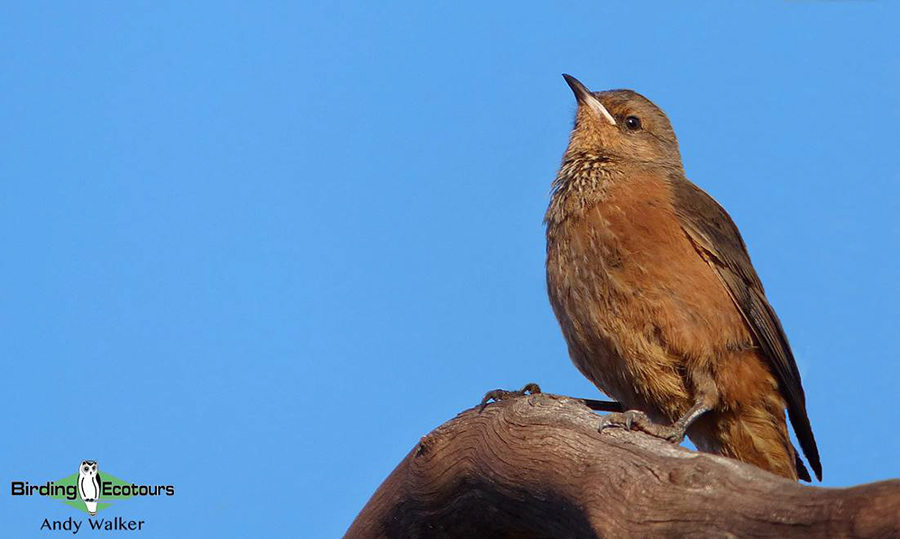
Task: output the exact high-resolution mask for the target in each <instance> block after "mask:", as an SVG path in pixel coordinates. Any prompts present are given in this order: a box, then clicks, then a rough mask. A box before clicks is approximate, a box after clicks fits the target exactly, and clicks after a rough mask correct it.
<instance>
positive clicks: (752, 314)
mask: <svg viewBox="0 0 900 539" xmlns="http://www.w3.org/2000/svg"><path fill="white" fill-rule="evenodd" d="M670 181H671V184H672V187H673V192H674V195H675V199H676V204H675V207H676V212H677V213H678V219H679V222H680V223H681V226H682V228H683V229H684V231H685V232H686V233H687V235H688V237H689V238H690V239H691V241H692V242H693V243H694V246H695V247H696V248H697V251H698V252H699V253H700V254H701V256H703V257H704V258H705V259H706V260H707V262H708V263H709V264H710V266H712V268H713V269H714V270H715V271H716V273H717V274H718V275H719V277H720V278H721V280H722V283H723V284H724V285H725V287H726V288H727V289H728V292H729V294H730V295H731V298H732V300H734V303H735V305H737V307H738V309H739V310H740V311H741V314H742V316H743V318H744V320H745V321H746V322H747V325H748V326H749V327H750V330H751V332H752V333H753V335H754V337H755V338H756V341H757V343H758V345H759V347H760V348H761V349H762V351H763V354H764V355H765V357H766V359H767V360H768V362H769V365H770V367H771V368H772V371H773V373H774V374H775V376H776V378H777V380H778V383H779V387H780V389H781V393H782V396H783V397H784V399H785V401H786V402H787V407H788V415H789V416H790V419H791V425H793V427H794V432H795V433H796V434H797V440H799V442H800V447H801V448H802V449H803V453H804V454H805V455H806V458H807V460H808V461H809V463H810V465H811V466H812V468H813V471H814V472H815V474H816V477H818V478H819V480H821V479H822V465H821V463H820V461H819V450H818V448H817V446H816V439H815V437H814V436H813V432H812V427H811V426H810V424H809V417H808V416H807V413H806V395H805V394H804V392H803V386H802V384H801V382H800V372H799V371H798V370H797V362H796V361H795V360H794V354H793V352H791V347H790V345H789V344H788V341H787V336H786V335H785V333H784V328H782V326H781V321H780V320H779V319H778V316H777V315H776V314H775V310H774V309H772V306H771V305H769V302H768V301H767V300H766V295H765V291H764V290H763V286H762V282H760V280H759V276H758V275H757V274H756V270H755V269H754V268H753V264H752V263H751V262H750V255H749V254H748V253H747V246H746V245H745V244H744V240H743V239H742V238H741V234H740V232H739V231H738V229H737V226H735V224H734V222H733V221H732V220H731V217H730V216H729V215H728V213H727V212H726V211H725V210H724V209H723V208H722V206H720V205H719V203H718V202H716V201H715V199H713V198H712V197H711V196H710V195H709V194H707V193H706V192H705V191H703V190H702V189H700V188H699V187H697V186H696V185H694V184H693V183H691V182H690V181H688V180H687V179H686V178H684V177H683V176H681V175H675V176H673V177H671V178H670Z"/></svg>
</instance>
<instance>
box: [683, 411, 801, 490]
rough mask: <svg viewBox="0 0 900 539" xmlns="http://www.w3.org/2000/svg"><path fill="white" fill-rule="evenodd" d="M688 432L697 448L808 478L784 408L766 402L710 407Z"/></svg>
mask: <svg viewBox="0 0 900 539" xmlns="http://www.w3.org/2000/svg"><path fill="white" fill-rule="evenodd" d="M709 415H711V416H718V417H708V418H707V417H704V418H701V421H698V422H697V424H696V425H695V426H696V428H695V429H692V431H691V432H690V436H691V440H692V441H693V442H694V444H695V445H696V446H697V447H698V448H699V449H700V450H701V451H706V452H708V453H715V454H717V455H723V456H726V457H731V458H733V459H737V460H740V461H741V462H746V463H747V464H752V465H754V466H756V467H758V468H762V469H763V470H766V471H769V472H772V473H774V474H777V475H780V476H782V477H786V478H788V479H793V480H794V481H796V480H797V479H803V480H804V481H809V480H810V476H809V472H808V471H807V470H806V467H805V466H804V465H803V462H802V461H801V460H800V457H799V456H798V454H797V450H796V449H794V446H793V444H791V440H790V436H789V434H788V429H787V422H786V421H785V416H784V410H783V409H781V410H775V409H772V408H770V407H766V406H758V407H749V408H745V409H741V410H734V411H723V412H720V411H713V412H710V413H709Z"/></svg>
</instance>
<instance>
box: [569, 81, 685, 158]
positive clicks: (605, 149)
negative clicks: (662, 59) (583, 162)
mask: <svg viewBox="0 0 900 539" xmlns="http://www.w3.org/2000/svg"><path fill="white" fill-rule="evenodd" d="M563 77H564V78H565V79H566V82H567V83H568V84H569V87H570V88H572V92H574V93H575V99H576V100H577V101H578V112H577V113H576V115H575V127H574V129H573V130H572V136H571V139H570V140H569V147H568V149H567V150H566V159H567V160H568V159H578V158H583V157H585V156H596V157H598V158H602V159H604V160H608V161H610V162H612V163H622V164H639V165H644V166H654V165H660V166H667V167H680V166H681V154H680V153H679V151H678V140H677V139H676V138H675V132H674V131H672V125H671V124H670V123H669V118H668V117H666V114H665V113H664V112H663V111H662V110H660V108H659V107H657V106H656V105H654V104H653V103H652V102H651V101H650V100H649V99H647V98H646V97H644V96H642V95H641V94H639V93H637V92H633V91H631V90H609V91H606V92H591V91H590V90H588V89H587V87H586V86H585V85H584V84H582V83H581V82H580V81H579V80H578V79H576V78H575V77H573V76H571V75H563Z"/></svg>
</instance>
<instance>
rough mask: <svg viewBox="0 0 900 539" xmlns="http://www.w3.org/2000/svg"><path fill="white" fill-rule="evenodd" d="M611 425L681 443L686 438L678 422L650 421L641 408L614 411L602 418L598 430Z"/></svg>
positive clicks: (600, 430)
mask: <svg viewBox="0 0 900 539" xmlns="http://www.w3.org/2000/svg"><path fill="white" fill-rule="evenodd" d="M609 427H623V428H624V429H625V430H633V429H636V430H640V431H642V432H646V433H647V434H649V435H651V436H654V437H656V438H662V439H663V440H667V441H669V442H672V443H673V444H680V443H681V442H682V441H683V440H684V433H685V428H684V427H683V426H681V424H680V423H678V422H676V423H675V424H672V425H660V424H659V423H654V422H653V421H650V418H649V417H647V414H645V413H644V412H642V411H640V410H628V411H627V412H621V413H620V412H613V413H611V414H606V415H605V416H603V417H602V418H601V419H600V427H599V428H598V429H597V430H598V432H603V430H604V429H606V428H609Z"/></svg>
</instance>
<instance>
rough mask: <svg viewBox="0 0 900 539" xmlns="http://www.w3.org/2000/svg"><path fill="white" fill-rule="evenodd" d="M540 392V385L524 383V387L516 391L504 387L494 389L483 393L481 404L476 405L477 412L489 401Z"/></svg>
mask: <svg viewBox="0 0 900 539" xmlns="http://www.w3.org/2000/svg"><path fill="white" fill-rule="evenodd" d="M540 392H541V386H539V385H537V384H533V383H532V384H525V387H523V388H522V389H520V390H518V391H507V390H505V389H494V390H493V391H488V392H487V393H485V394H484V398H483V399H481V404H480V405H479V406H478V413H481V412H482V411H483V410H484V407H485V406H487V405H488V403H490V402H491V401H494V402H497V401H502V400H503V399H508V398H511V397H523V396H525V395H534V394H536V393H540Z"/></svg>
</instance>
